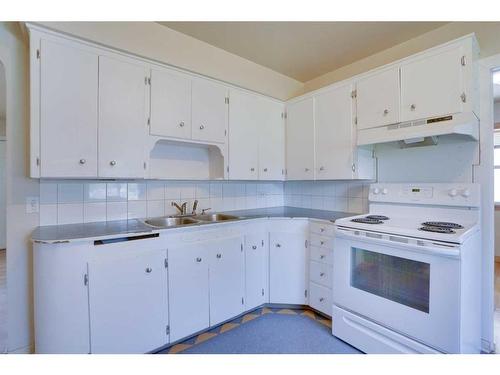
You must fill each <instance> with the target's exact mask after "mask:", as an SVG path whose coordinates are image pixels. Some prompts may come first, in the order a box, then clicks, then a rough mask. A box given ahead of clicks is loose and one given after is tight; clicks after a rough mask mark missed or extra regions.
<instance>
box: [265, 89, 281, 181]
mask: <svg viewBox="0 0 500 375" xmlns="http://www.w3.org/2000/svg"><path fill="white" fill-rule="evenodd" d="M258 106H259V109H260V110H259V111H258V116H259V118H260V121H259V123H260V127H259V135H260V137H259V138H260V140H259V180H283V179H284V177H285V121H284V119H283V117H284V116H283V114H284V110H285V109H284V105H283V104H282V103H279V102H276V101H272V100H269V99H266V98H262V97H259V98H258Z"/></svg>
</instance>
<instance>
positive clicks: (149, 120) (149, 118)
mask: <svg viewBox="0 0 500 375" xmlns="http://www.w3.org/2000/svg"><path fill="white" fill-rule="evenodd" d="M149 125H151V117H148V126H149Z"/></svg>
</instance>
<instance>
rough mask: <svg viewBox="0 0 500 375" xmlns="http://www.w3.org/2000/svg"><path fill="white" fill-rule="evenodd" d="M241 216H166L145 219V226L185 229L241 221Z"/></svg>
mask: <svg viewBox="0 0 500 375" xmlns="http://www.w3.org/2000/svg"><path fill="white" fill-rule="evenodd" d="M240 219H242V218H241V217H239V216H233V215H227V214H204V215H192V216H166V217H155V218H151V219H145V220H144V221H143V222H144V224H146V225H148V226H150V227H153V228H172V227H183V226H188V225H194V224H208V223H220V222H224V221H231V220H240Z"/></svg>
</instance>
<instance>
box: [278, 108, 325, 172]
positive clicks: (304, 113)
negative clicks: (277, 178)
mask: <svg viewBox="0 0 500 375" xmlns="http://www.w3.org/2000/svg"><path fill="white" fill-rule="evenodd" d="M330 151H331V150H330ZM286 170H287V174H286V177H287V179H288V180H313V179H314V101H313V98H307V99H304V100H301V101H298V102H293V103H290V104H289V105H288V106H287V121H286Z"/></svg>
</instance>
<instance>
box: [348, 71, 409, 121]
mask: <svg viewBox="0 0 500 375" xmlns="http://www.w3.org/2000/svg"><path fill="white" fill-rule="evenodd" d="M399 97H400V90H399V68H398V67H395V68H392V69H388V70H384V71H382V72H380V73H376V74H373V75H371V76H369V77H366V78H363V79H361V80H360V81H357V83H356V105H357V117H358V129H367V128H375V127H378V126H384V125H389V124H395V123H397V122H399Z"/></svg>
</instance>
